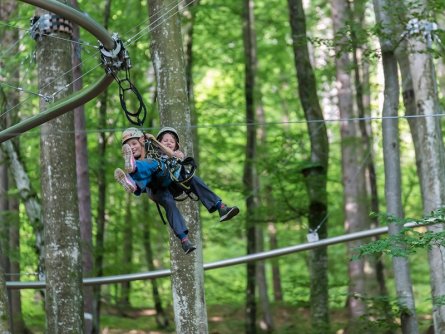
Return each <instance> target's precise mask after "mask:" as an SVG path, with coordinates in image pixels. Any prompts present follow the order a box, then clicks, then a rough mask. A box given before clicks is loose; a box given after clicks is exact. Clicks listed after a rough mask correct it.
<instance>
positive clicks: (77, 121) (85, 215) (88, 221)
mask: <svg viewBox="0 0 445 334" xmlns="http://www.w3.org/2000/svg"><path fill="white" fill-rule="evenodd" d="M71 5H72V6H73V7H74V8H78V7H79V6H78V3H77V0H71ZM79 39H80V32H79V26H78V25H76V24H74V25H73V40H74V41H75V42H77V41H79ZM72 46H73V54H72V62H73V80H74V83H73V90H74V91H79V90H81V89H82V87H83V81H82V72H83V71H82V61H81V58H80V55H81V49H80V44H78V43H72ZM74 128H75V139H76V173H77V197H78V199H79V218H80V235H81V239H82V264H83V276H84V277H91V276H92V275H94V268H93V226H92V217H91V193H90V178H89V175H88V170H89V168H88V150H87V135H86V132H85V128H86V120H85V109H84V107H83V105H82V106H80V107H78V108H76V109H74ZM83 292H84V293H83V295H84V300H83V304H84V305H83V308H84V314H85V334H91V333H92V332H93V322H94V320H93V305H94V304H93V297H94V294H93V287H92V286H84V287H83Z"/></svg>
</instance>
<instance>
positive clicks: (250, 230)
mask: <svg viewBox="0 0 445 334" xmlns="http://www.w3.org/2000/svg"><path fill="white" fill-rule="evenodd" d="M253 6H254V2H253V0H244V6H243V41H244V58H245V81H244V95H245V101H246V124H247V130H246V158H245V162H244V174H243V184H244V191H245V193H246V237H247V254H253V253H255V251H256V249H257V242H256V233H255V216H256V215H255V211H256V208H257V207H258V182H259V181H258V176H257V174H256V168H255V159H256V145H257V130H256V126H255V125H254V124H255V102H256V101H255V77H256V66H257V59H256V40H255V38H256V37H255V27H254V12H253ZM246 266H247V272H246V278H247V284H246V325H245V326H246V333H249V334H254V333H256V320H257V305H256V297H255V290H256V285H257V282H256V276H255V273H256V271H257V264H256V262H249V263H247V265H246Z"/></svg>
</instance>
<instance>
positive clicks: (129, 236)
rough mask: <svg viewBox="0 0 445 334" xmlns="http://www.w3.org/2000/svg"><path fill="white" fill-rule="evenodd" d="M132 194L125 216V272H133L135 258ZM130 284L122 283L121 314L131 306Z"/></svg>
mask: <svg viewBox="0 0 445 334" xmlns="http://www.w3.org/2000/svg"><path fill="white" fill-rule="evenodd" d="M130 196H132V195H131V194H127V198H126V203H127V208H126V214H125V220H124V221H125V224H124V229H123V239H124V241H123V244H122V253H123V258H122V263H123V272H126V273H128V272H131V271H130V269H131V263H132V262H131V261H132V257H133V224H132V221H133V219H132V212H131V210H132V207H131V197H130ZM130 288H131V284H130V282H128V281H127V282H122V283H121V295H120V298H119V305H118V308H119V309H120V311H121V312H125V310H126V309H127V308H129V307H130V306H131V305H130Z"/></svg>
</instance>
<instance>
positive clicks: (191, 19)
mask: <svg viewBox="0 0 445 334" xmlns="http://www.w3.org/2000/svg"><path fill="white" fill-rule="evenodd" d="M180 5H181V2H180V3H179V6H180ZM198 5H199V0H186V1H185V3H184V5H183V6H184V8H183V9H182V8H181V9H180V12H181V13H182V16H183V29H182V31H183V33H182V35H183V36H184V56H185V57H184V61H185V77H186V81H187V94H188V99H189V104H190V122H191V124H192V125H195V126H193V127H192V138H193V157H194V159H195V161H196V163H197V164H198V165H199V138H198V127H197V126H196V125H197V124H198V114H197V112H196V109H195V103H194V100H195V99H194V94H193V73H192V70H193V27H194V24H195V16H196V10H197V8H198Z"/></svg>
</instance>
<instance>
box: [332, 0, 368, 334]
mask: <svg viewBox="0 0 445 334" xmlns="http://www.w3.org/2000/svg"><path fill="white" fill-rule="evenodd" d="M331 3H332V15H333V24H334V33H335V35H336V37H337V38H338V43H337V44H336V47H335V48H336V53H337V57H336V61H335V63H336V77H337V82H336V86H337V90H338V93H337V96H338V108H339V111H340V118H341V119H344V120H346V119H348V121H343V122H342V123H341V125H340V126H341V129H340V134H341V138H342V140H341V151H342V174H343V189H344V190H343V196H344V203H343V205H344V215H345V229H346V232H347V233H353V232H357V231H361V230H365V229H367V228H369V222H368V216H369V209H368V207H367V198H366V182H365V174H364V171H363V168H362V165H363V163H365V160H364V154H363V144H362V141H361V139H360V136H359V135H358V128H357V124H356V122H355V121H352V120H351V119H353V118H355V117H356V115H355V114H354V110H353V98H352V87H351V80H350V73H349V69H350V68H351V62H350V60H349V55H348V54H347V53H346V52H344V51H342V50H341V46H340V45H341V43H347V41H346V39H345V37H344V36H342V35H341V34H342V30H343V29H344V28H345V27H346V21H347V18H348V15H347V11H348V6H347V2H346V1H345V0H331ZM365 242H366V241H365V240H357V241H351V242H348V244H347V247H348V253H349V255H350V256H351V255H352V252H353V250H354V249H355V248H357V247H358V246H360V245H361V244H363V243H365ZM364 265H365V260H364V259H363V258H361V259H358V260H354V261H350V262H349V264H348V267H349V268H348V269H349V270H348V271H349V287H348V301H347V305H348V311H349V319H350V323H349V325H348V327H349V328H350V329H352V328H353V327H354V322H355V321H356V320H357V319H359V318H360V317H361V316H363V315H364V314H365V312H366V306H365V303H364V302H363V299H362V297H363V296H365V295H366V280H365V270H364V269H365V268H364Z"/></svg>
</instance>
